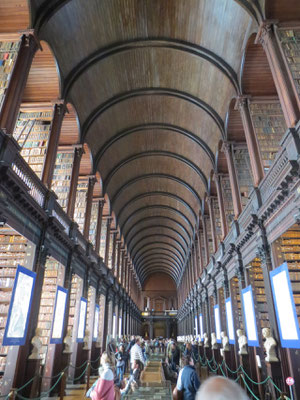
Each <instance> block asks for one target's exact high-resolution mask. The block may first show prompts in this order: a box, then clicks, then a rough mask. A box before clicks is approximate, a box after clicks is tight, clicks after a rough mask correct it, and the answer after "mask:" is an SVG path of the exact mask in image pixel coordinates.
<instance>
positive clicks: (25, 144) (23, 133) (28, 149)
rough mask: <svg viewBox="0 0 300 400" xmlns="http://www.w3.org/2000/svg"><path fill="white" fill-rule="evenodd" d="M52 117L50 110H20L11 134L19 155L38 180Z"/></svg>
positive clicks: (41, 170)
mask: <svg viewBox="0 0 300 400" xmlns="http://www.w3.org/2000/svg"><path fill="white" fill-rule="evenodd" d="M52 117H53V111H52V110H47V111H27V110H24V111H23V110H22V109H21V112H20V113H19V117H18V120H17V123H16V127H15V130H14V133H13V137H14V138H15V139H16V141H17V142H18V144H19V145H20V147H21V155H22V156H23V158H24V160H25V161H26V162H27V163H28V164H29V166H30V167H31V169H33V171H34V172H35V173H36V174H37V176H38V177H39V178H41V177H42V173H43V168H44V162H45V156H46V153H47V147H48V142H49V135H50V129H51V122H52Z"/></svg>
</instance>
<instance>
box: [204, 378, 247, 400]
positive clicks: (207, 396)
mask: <svg viewBox="0 0 300 400" xmlns="http://www.w3.org/2000/svg"><path fill="white" fill-rule="evenodd" d="M233 399H234V400H249V399H248V397H247V395H246V392H245V391H244V390H243V389H242V388H241V387H240V386H239V385H238V384H237V383H235V382H234V381H232V380H231V379H227V378H223V377H222V376H214V377H212V378H208V379H207V380H206V381H205V382H204V383H203V384H202V385H201V386H200V389H199V390H198V392H197V395H196V400H233Z"/></svg>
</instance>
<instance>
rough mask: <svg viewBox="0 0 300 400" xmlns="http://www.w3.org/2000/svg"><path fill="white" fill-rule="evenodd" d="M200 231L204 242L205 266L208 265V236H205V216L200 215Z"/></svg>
mask: <svg viewBox="0 0 300 400" xmlns="http://www.w3.org/2000/svg"><path fill="white" fill-rule="evenodd" d="M201 219H202V230H203V240H204V249H205V262H204V265H205V266H206V265H207V264H208V263H209V247H208V236H207V227H206V219H207V215H202V216H201Z"/></svg>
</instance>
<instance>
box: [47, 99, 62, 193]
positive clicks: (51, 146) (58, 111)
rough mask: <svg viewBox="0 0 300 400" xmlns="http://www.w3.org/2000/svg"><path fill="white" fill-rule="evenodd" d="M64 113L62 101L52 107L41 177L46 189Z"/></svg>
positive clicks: (50, 179)
mask: <svg viewBox="0 0 300 400" xmlns="http://www.w3.org/2000/svg"><path fill="white" fill-rule="evenodd" d="M65 113H66V106H65V104H64V102H63V100H62V101H61V102H57V103H56V104H55V105H54V110H53V119H52V124H51V130H50V136H49V143H48V148H47V153H46V158H45V164H44V169H43V175H42V182H43V183H44V184H45V185H46V186H47V188H48V189H50V188H51V183H52V178H53V172H54V167H55V161H56V153H57V147H58V142H59V137H60V131H61V126H62V123H63V119H64V116H65Z"/></svg>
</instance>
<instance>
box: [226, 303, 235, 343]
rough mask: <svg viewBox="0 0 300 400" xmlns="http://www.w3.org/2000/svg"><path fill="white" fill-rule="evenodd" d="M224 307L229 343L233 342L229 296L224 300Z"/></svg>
mask: <svg viewBox="0 0 300 400" xmlns="http://www.w3.org/2000/svg"><path fill="white" fill-rule="evenodd" d="M225 309H226V321H227V333H228V338H229V343H230V344H235V335H234V323H233V314H232V304H231V297H228V298H227V299H226V300H225Z"/></svg>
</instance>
